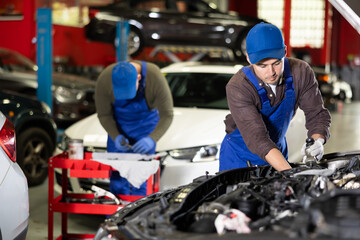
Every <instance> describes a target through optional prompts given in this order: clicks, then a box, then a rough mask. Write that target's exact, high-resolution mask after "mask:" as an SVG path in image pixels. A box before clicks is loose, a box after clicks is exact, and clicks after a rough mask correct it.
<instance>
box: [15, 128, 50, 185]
mask: <svg viewBox="0 0 360 240" xmlns="http://www.w3.org/2000/svg"><path fill="white" fill-rule="evenodd" d="M53 150H54V144H53V143H52V141H51V138H50V136H49V135H48V134H47V133H46V132H45V131H44V130H42V129H40V128H37V127H32V128H28V129H26V130H25V131H24V132H22V133H20V135H19V136H17V147H16V151H17V152H16V156H17V158H16V159H17V162H18V164H19V165H20V167H21V169H22V170H23V172H24V174H25V176H26V178H27V180H28V185H29V186H36V185H39V184H41V183H43V182H44V180H45V179H46V177H47V175H48V160H49V157H50V156H51V155H52V152H53Z"/></svg>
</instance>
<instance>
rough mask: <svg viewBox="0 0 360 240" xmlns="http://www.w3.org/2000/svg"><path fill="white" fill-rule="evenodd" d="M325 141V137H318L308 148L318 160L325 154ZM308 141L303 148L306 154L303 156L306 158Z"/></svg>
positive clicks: (303, 152)
mask: <svg viewBox="0 0 360 240" xmlns="http://www.w3.org/2000/svg"><path fill="white" fill-rule="evenodd" d="M324 142H325V140H324V139H323V138H318V139H316V140H315V142H314V144H313V145H311V146H310V147H309V149H308V152H309V153H310V155H311V156H313V157H314V158H315V160H316V161H320V160H321V159H322V157H323V156H324ZM305 150H306V143H304V145H303V146H302V148H301V154H302V155H303V156H304V157H303V158H306V152H305Z"/></svg>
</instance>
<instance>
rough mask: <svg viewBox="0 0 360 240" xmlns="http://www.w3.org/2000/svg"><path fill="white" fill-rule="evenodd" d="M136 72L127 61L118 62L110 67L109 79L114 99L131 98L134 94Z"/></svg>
mask: <svg viewBox="0 0 360 240" xmlns="http://www.w3.org/2000/svg"><path fill="white" fill-rule="evenodd" d="M137 75H138V72H137V71H136V68H135V67H134V66H133V65H132V64H131V63H129V62H119V63H117V64H116V65H115V66H114V68H113V69H112V73H111V79H112V84H113V91H114V96H115V99H116V100H125V99H132V98H134V97H135V96H136V91H137V90H136V81H137Z"/></svg>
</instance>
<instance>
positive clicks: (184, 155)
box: [64, 62, 306, 190]
mask: <svg viewBox="0 0 360 240" xmlns="http://www.w3.org/2000/svg"><path fill="white" fill-rule="evenodd" d="M241 67H242V65H232V66H230V65H204V64H202V63H199V62H185V63H175V64H172V65H170V66H168V67H165V68H162V70H161V71H162V72H163V73H164V75H165V77H166V79H167V80H168V83H169V86H170V89H171V92H172V95H173V99H174V119H173V122H172V124H171V126H170V128H169V129H168V130H167V132H166V133H165V135H164V136H163V137H162V138H161V139H160V140H159V141H158V143H157V146H156V151H157V152H159V153H165V155H166V157H165V159H164V161H163V165H164V168H163V169H162V173H161V178H160V190H165V189H169V188H173V187H177V186H180V185H184V184H188V183H190V182H192V180H193V179H194V178H196V177H199V176H202V175H205V174H207V173H208V174H215V173H216V172H218V170H219V161H218V155H219V149H220V144H221V142H222V140H223V138H224V136H225V124H224V119H225V116H226V115H227V114H229V109H228V105H227V99H226V92H225V85H226V84H227V82H228V81H229V80H230V78H231V77H232V75H233V74H235V73H236V72H237V71H238V70H239V69H240V68H241ZM69 139H82V140H83V143H84V147H85V150H87V151H104V150H105V149H106V140H107V133H106V132H105V130H104V129H103V128H102V126H101V125H100V122H99V121H98V118H97V115H96V114H93V115H91V116H89V117H87V118H85V119H83V120H81V121H79V122H77V123H75V124H73V125H72V126H70V127H69V128H67V129H66V130H65V138H64V141H65V142H66V141H68V140H69ZM287 139H288V144H289V159H290V161H297V160H299V159H300V158H301V157H300V149H301V146H302V145H303V143H305V139H306V129H305V118H304V114H303V112H302V111H298V112H297V114H296V116H295V118H294V119H293V120H292V122H291V124H290V127H289V131H288V134H287ZM65 144H66V143H65Z"/></svg>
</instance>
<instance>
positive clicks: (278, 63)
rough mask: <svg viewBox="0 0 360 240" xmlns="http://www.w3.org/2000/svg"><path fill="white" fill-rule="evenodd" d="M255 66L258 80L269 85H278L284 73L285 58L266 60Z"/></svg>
mask: <svg viewBox="0 0 360 240" xmlns="http://www.w3.org/2000/svg"><path fill="white" fill-rule="evenodd" d="M253 66H254V71H255V74H256V75H257V77H258V78H260V79H261V80H262V81H264V82H266V83H268V84H277V83H278V81H279V79H280V77H281V76H282V74H283V72H284V58H282V59H276V58H266V59H263V60H261V61H259V62H257V63H255V64H253Z"/></svg>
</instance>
